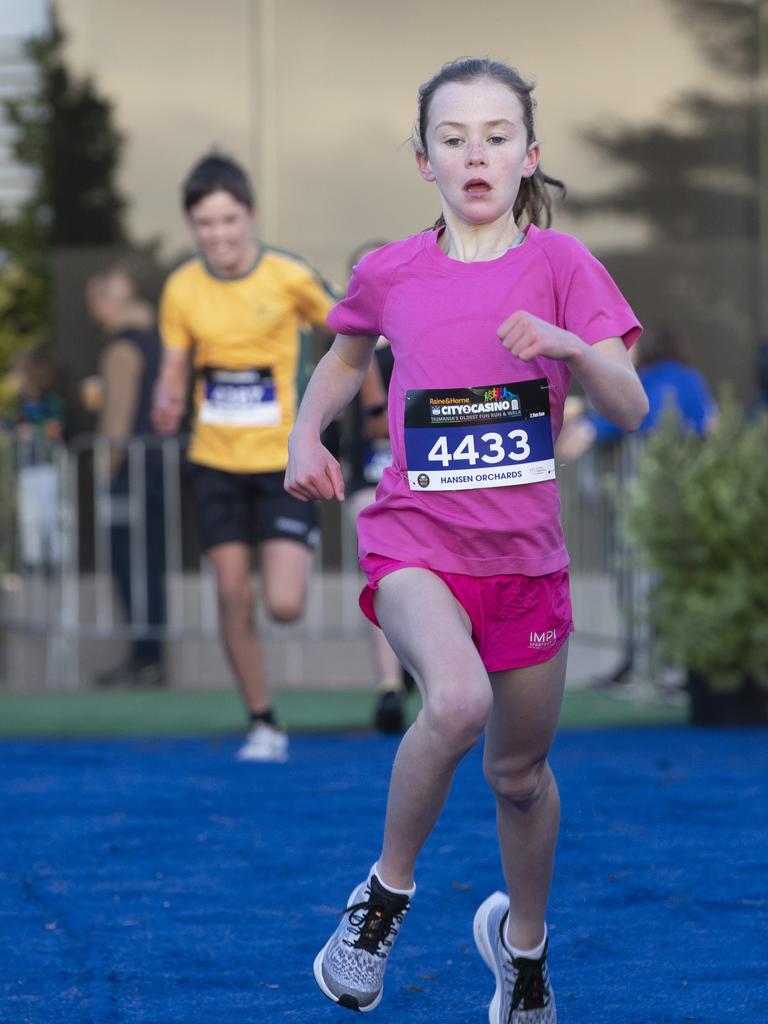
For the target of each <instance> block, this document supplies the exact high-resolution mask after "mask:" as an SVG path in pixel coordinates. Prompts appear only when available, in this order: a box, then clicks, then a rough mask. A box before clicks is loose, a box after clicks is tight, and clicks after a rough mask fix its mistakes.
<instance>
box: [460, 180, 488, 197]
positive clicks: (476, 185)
mask: <svg viewBox="0 0 768 1024" xmlns="http://www.w3.org/2000/svg"><path fill="white" fill-rule="evenodd" d="M464 191H465V192H469V193H471V194H472V195H482V194H483V193H485V192H490V191H491V186H490V185H489V184H488V182H487V181H483V179H482V178H471V179H470V180H469V181H468V182H467V183H466V185H465V186H464Z"/></svg>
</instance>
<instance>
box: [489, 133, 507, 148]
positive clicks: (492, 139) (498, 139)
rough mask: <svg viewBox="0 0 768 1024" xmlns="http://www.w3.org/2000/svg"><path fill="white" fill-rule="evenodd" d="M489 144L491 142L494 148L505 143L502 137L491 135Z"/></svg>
mask: <svg viewBox="0 0 768 1024" xmlns="http://www.w3.org/2000/svg"><path fill="white" fill-rule="evenodd" d="M488 141H489V142H492V143H493V145H494V146H500V145H501V144H502V143H503V142H506V141H507V140H506V138H505V137H504V136H503V135H492V136H491V137H490V139H488Z"/></svg>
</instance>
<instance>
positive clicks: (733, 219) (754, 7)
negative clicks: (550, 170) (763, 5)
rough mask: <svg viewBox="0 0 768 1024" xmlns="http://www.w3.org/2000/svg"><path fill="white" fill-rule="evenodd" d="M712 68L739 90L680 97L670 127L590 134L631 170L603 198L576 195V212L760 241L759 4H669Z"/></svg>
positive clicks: (688, 235)
mask: <svg viewBox="0 0 768 1024" xmlns="http://www.w3.org/2000/svg"><path fill="white" fill-rule="evenodd" d="M670 2H671V4H672V5H673V7H674V8H675V11H676V14H677V15H678V17H679V18H680V19H681V20H682V21H683V23H684V24H685V26H686V28H687V29H688V30H689V31H690V32H692V33H693V34H694V35H695V36H696V37H697V39H698V41H699V43H700V45H701V47H702V50H703V52H704V53H705V54H706V56H707V58H708V59H709V61H710V62H711V63H712V65H713V67H714V68H716V69H717V70H719V71H721V72H726V73H728V74H729V75H730V76H731V77H732V79H733V80H734V82H735V83H736V84H737V85H738V86H739V88H737V89H736V90H734V94H733V95H731V96H730V97H728V98H724V97H722V96H716V95H713V94H710V93H709V92H706V91H702V90H699V91H696V92H691V93H688V94H686V95H683V96H681V97H680V98H678V99H677V100H676V101H675V102H674V103H673V104H672V106H671V109H670V112H669V115H668V116H667V117H666V118H665V119H664V121H663V122H662V123H658V124H653V125H650V126H641V127H634V126H632V125H627V124H622V123H619V124H613V125H608V126H601V127H599V128H593V129H588V130H587V131H586V132H585V138H586V140H587V142H588V143H589V144H590V145H591V146H593V147H595V148H596V149H597V150H598V151H599V152H600V153H601V154H602V155H603V156H604V157H607V158H608V159H609V160H610V161H612V162H614V163H618V164H621V165H623V166H624V167H625V168H627V169H628V170H629V172H630V174H629V180H628V181H626V182H623V183H622V185H621V186H619V187H617V188H616V189H615V190H613V191H611V192H608V193H602V194H600V195H599V196H574V197H572V199H571V200H570V201H569V208H570V209H572V210H573V211H574V212H576V213H584V214H594V213H601V212H611V213H618V214H623V215H628V216H632V217H640V218H642V219H643V220H644V221H645V222H646V223H649V224H650V225H651V226H652V228H653V231H654V235H655V237H656V238H657V239H659V238H666V239H674V240H675V241H690V240H695V239H711V238H713V237H717V238H724V237H738V238H744V237H747V238H755V237H756V233H757V225H758V223H759V218H758V173H759V157H758V139H759V131H758V128H759V122H758V118H759V106H758V103H759V99H758V91H757V88H756V83H757V75H758V39H759V29H760V25H759V7H758V3H759V0H670Z"/></svg>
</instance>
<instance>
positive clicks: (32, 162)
mask: <svg viewBox="0 0 768 1024" xmlns="http://www.w3.org/2000/svg"><path fill="white" fill-rule="evenodd" d="M63 43H64V36H63V34H62V32H61V30H60V28H59V26H58V24H57V23H56V21H55V19H54V20H53V21H52V24H51V27H50V30H49V31H48V33H46V34H45V35H44V36H40V37H37V38H34V39H32V40H30V41H29V42H28V43H27V46H26V51H27V54H28V55H29V57H31V59H32V61H33V63H34V66H35V68H36V70H37V76H36V80H37V86H36V89H35V90H34V92H32V93H31V94H29V95H25V96H21V97H18V98H13V99H8V100H5V101H4V107H5V114H6V120H7V121H8V122H9V123H10V124H11V125H12V126H13V127H14V129H15V140H14V146H13V151H14V155H15V157H16V159H17V160H18V161H19V163H21V164H23V165H25V166H27V167H29V168H31V169H32V170H33V172H34V186H33V189H32V192H31V194H30V196H29V198H28V199H27V200H26V201H25V202H24V203H23V204H22V205H21V207H20V208H19V210H18V212H17V213H16V214H15V215H14V216H12V217H7V216H6V217H4V218H0V372H2V371H6V370H7V369H8V366H9V363H10V361H11V360H12V358H13V355H14V354H15V353H16V352H18V351H19V350H20V349H23V348H26V347H29V346H31V345H35V344H39V343H41V342H43V341H45V340H47V338H48V334H49V330H50V320H51V278H50V265H49V257H50V251H51V247H52V246H56V245H109V244H118V243H121V242H124V241H125V231H124V227H123V214H124V209H125V202H124V200H123V198H122V197H121V195H120V194H119V192H118V190H117V189H116V187H115V184H114V176H115V173H116V171H117V167H118V163H119V159H120V153H121V147H122V140H121V137H120V135H119V133H118V132H117V131H116V129H115V128H114V126H113V123H112V107H111V104H110V103H109V101H108V100H106V99H104V98H103V97H102V96H100V95H99V93H98V91H97V89H96V87H95V86H94V84H93V82H92V81H91V80H90V79H89V78H82V79H81V78H77V77H76V76H74V75H73V74H72V73H71V72H70V71H69V70H68V68H67V66H66V62H65V60H64V56H63V52H62V50H63Z"/></svg>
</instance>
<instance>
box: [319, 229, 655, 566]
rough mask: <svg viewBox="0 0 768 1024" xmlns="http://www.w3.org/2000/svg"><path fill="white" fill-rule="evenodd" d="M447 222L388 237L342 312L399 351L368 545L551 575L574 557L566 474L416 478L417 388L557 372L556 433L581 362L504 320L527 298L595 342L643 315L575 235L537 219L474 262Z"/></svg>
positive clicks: (365, 517)
mask: <svg viewBox="0 0 768 1024" xmlns="http://www.w3.org/2000/svg"><path fill="white" fill-rule="evenodd" d="M437 237H438V231H437V230H432V231H427V232H423V233H421V234H418V235H414V236H412V237H411V238H406V239H404V240H402V241H399V242H392V243H391V244H389V245H385V246H383V247H382V248H381V249H377V250H376V251H375V252H372V253H370V254H369V255H368V256H366V257H365V258H364V259H363V260H362V261H361V262H360V263H359V264H358V265H357V266H356V267H355V269H354V272H353V275H352V280H351V281H350V284H349V289H348V292H347V297H346V298H345V299H344V300H343V301H342V302H340V303H339V304H338V305H337V306H336V307H335V308H334V309H333V310H332V311H331V313H330V315H329V317H328V322H329V324H330V326H331V328H332V329H333V330H334V331H336V333H338V334H346V335H370V336H374V337H376V336H378V335H380V334H383V335H384V336H385V337H386V338H388V339H389V342H390V344H391V346H392V353H393V355H394V364H395V365H394V371H393V374H392V379H391V382H390V387H389V431H390V438H391V442H392V454H393V463H392V465H391V467H389V468H388V469H386V470H385V472H384V476H383V478H382V480H381V482H380V484H379V486H378V488H377V491H376V500H375V502H374V503H373V504H372V505H370V506H369V507H368V508H366V509H365V510H364V511H363V512H362V513H361V515H360V517H359V518H358V531H359V548H360V556H361V558H362V557H365V556H366V555H368V554H374V553H375V554H379V555H386V556H388V557H390V558H397V559H401V560H403V561H410V562H412V561H417V562H419V563H421V564H423V565H426V566H429V567H430V568H435V569H440V570H443V571H444V572H458V573H466V574H468V575H472V576H492V575H496V574H501V573H522V574H524V575H527V576H541V575H544V574H545V573H549V572H554V571H555V570H557V569H561V568H562V567H563V566H565V565H567V564H568V552H567V551H566V547H565V540H564V537H563V530H562V526H561V523H560V498H559V495H558V489H557V482H556V480H554V479H550V480H542V481H539V482H535V483H525V484H519V485H516V486H500V487H481V488H475V489H470V490H446V491H436V492H432V491H430V492H420V491H418V490H411V489H410V487H409V484H408V478H407V472H406V470H407V463H406V452H405V438H404V415H405V396H406V393H407V392H408V391H409V390H412V389H419V390H423V389H431V390H436V391H437V392H438V393H440V390H441V389H442V390H443V391H445V390H447V389H456V388H467V387H473V388H488V387H491V386H494V385H500V384H507V383H509V382H521V381H532V380H538V379H541V378H546V379H547V380H548V382H549V401H550V413H551V426H552V434H553V438H557V435H558V434H559V432H560V428H561V427H562V420H563V403H564V402H565V397H566V395H567V393H568V386H569V383H570V376H571V375H570V371H569V370H568V367H567V366H566V365H565V364H564V363H562V362H558V361H556V360H552V359H535V360H532V361H531V362H529V363H524V362H522V361H521V360H519V359H517V358H516V357H515V356H512V355H510V353H509V352H508V351H507V350H506V349H505V348H504V347H503V346H502V344H501V342H500V341H499V338H498V336H497V334H496V330H497V328H498V327H499V325H500V324H501V323H502V321H503V320H505V319H506V318H507V317H508V316H510V314H512V313H514V312H515V311H516V310H519V309H524V310H527V311H528V312H529V313H532V314H534V315H535V316H538V317H540V318H541V319H542V320H546V321H548V322H549V323H553V324H556V325H557V326H558V327H562V328H565V329H566V330H568V331H571V332H573V333H574V334H576V335H577V336H578V337H579V338H581V339H582V340H583V341H585V342H587V343H588V344H590V345H592V344H594V343H595V342H597V341H602V340H603V339H605V338H610V337H621V338H623V339H624V343H625V344H626V345H627V347H630V346H631V345H632V344H633V343H634V341H635V340H636V339H637V338H638V337H639V335H640V333H641V330H642V328H641V327H640V325H639V323H638V321H637V319H636V317H635V315H634V313H633V312H632V310H631V309H630V307H629V305H628V303H627V302H626V300H625V299H624V297H623V296H622V294H621V292H620V291H619V289H618V288H617V287H616V284H615V283H614V282H613V280H612V278H611V277H610V275H609V274H608V272H607V271H606V269H605V267H603V266H602V264H601V263H599V262H598V261H597V260H596V259H595V258H594V256H592V255H591V253H590V252H589V251H588V250H587V249H586V248H585V247H584V246H583V245H582V244H581V242H579V241H578V240H577V239H575V238H573V237H572V236H570V235H565V234H562V233H560V232H556V231H550V230H546V231H543V230H539V229H538V228H536V227H534V226H531V227H529V228H528V229H527V231H526V239H525V242H524V243H523V244H522V245H520V246H518V247H516V248H514V249H510V250H509V251H508V252H507V253H505V254H504V255H503V256H501V257H500V258H499V259H495V260H489V261H487V262H478V263H462V262H461V261H459V260H452V259H449V258H448V257H447V256H446V255H445V254H444V253H443V252H442V250H441V249H440V248H439V246H438V244H437Z"/></svg>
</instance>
